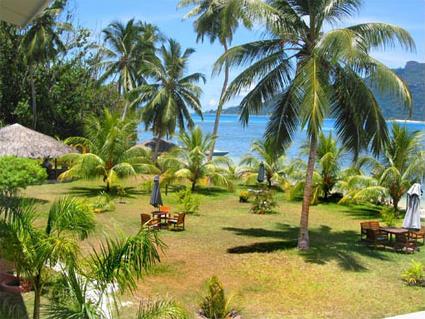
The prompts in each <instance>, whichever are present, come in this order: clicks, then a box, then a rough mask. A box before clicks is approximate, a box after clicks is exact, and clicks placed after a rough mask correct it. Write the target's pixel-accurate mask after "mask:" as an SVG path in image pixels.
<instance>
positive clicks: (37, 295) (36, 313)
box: [32, 272, 41, 319]
mask: <svg viewBox="0 0 425 319" xmlns="http://www.w3.org/2000/svg"><path fill="white" fill-rule="evenodd" d="M33 287H34V310H33V316H32V318H33V319H40V307H41V274H40V272H39V273H38V274H37V276H36V277H35V278H34V282H33Z"/></svg>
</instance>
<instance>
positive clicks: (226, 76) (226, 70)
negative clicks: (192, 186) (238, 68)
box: [208, 41, 230, 161]
mask: <svg viewBox="0 0 425 319" xmlns="http://www.w3.org/2000/svg"><path fill="white" fill-rule="evenodd" d="M223 47H224V53H225V54H226V52H227V50H228V47H227V42H226V41H224V42H223ZM229 71H230V67H229V64H228V63H227V62H225V64H224V81H223V87H222V89H221V94H220V100H219V101H218V106H217V111H216V113H215V122H214V129H213V136H215V137H216V136H217V134H218V127H219V124H220V116H221V112H222V111H223V105H224V94H225V93H226V90H227V84H228V83H229V73H230V72H229ZM214 149H215V140H214V141H213V142H212V144H211V149H210V152H209V153H208V161H211V160H212V157H213V153H214Z"/></svg>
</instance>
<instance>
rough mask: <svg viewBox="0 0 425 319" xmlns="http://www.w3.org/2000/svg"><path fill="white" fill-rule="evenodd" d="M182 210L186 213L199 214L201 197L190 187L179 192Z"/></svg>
mask: <svg viewBox="0 0 425 319" xmlns="http://www.w3.org/2000/svg"><path fill="white" fill-rule="evenodd" d="M177 197H178V203H179V204H180V210H181V211H183V212H184V213H186V214H193V215H195V214H199V205H200V200H199V197H198V196H196V195H193V194H192V192H191V191H190V189H184V190H181V191H179V192H178V193H177Z"/></svg>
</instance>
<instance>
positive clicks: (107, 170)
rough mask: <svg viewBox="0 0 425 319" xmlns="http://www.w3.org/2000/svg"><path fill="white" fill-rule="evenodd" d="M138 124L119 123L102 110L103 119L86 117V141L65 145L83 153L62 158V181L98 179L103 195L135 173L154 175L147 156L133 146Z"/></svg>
mask: <svg viewBox="0 0 425 319" xmlns="http://www.w3.org/2000/svg"><path fill="white" fill-rule="evenodd" d="M136 139H137V121H135V120H134V119H124V120H122V119H121V118H120V116H119V115H118V114H115V113H111V112H110V111H108V110H107V109H105V110H104V112H103V116H101V117H98V116H94V115H93V116H89V117H88V118H87V120H86V125H85V137H70V138H68V139H66V141H65V142H66V143H67V144H69V145H73V146H75V147H77V148H79V149H81V150H82V153H81V154H80V153H73V154H68V155H65V156H64V157H63V158H62V159H63V160H64V161H67V162H69V163H70V167H69V169H68V170H67V171H66V172H64V173H62V174H61V175H60V176H59V178H60V179H61V180H65V179H69V178H88V179H90V178H96V177H101V178H102V180H103V182H104V183H106V191H107V192H110V190H111V186H112V184H113V183H114V182H116V181H117V180H118V179H119V178H123V177H127V176H134V175H136V174H137V172H148V173H149V172H151V171H157V169H156V167H155V166H154V165H153V164H152V162H151V158H150V157H149V155H150V152H149V151H148V150H147V149H146V148H145V147H141V146H136Z"/></svg>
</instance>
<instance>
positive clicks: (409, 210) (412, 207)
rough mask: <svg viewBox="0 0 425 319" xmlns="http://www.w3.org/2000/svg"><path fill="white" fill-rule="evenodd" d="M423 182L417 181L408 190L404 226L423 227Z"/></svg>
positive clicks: (409, 227)
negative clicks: (421, 208)
mask: <svg viewBox="0 0 425 319" xmlns="http://www.w3.org/2000/svg"><path fill="white" fill-rule="evenodd" d="M421 195H422V189H421V184H419V183H415V184H413V185H412V187H410V189H409V190H408V191H407V205H406V215H405V216H404V221H403V228H408V229H421V210H420V207H421V205H420V203H421V199H420V198H421Z"/></svg>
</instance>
